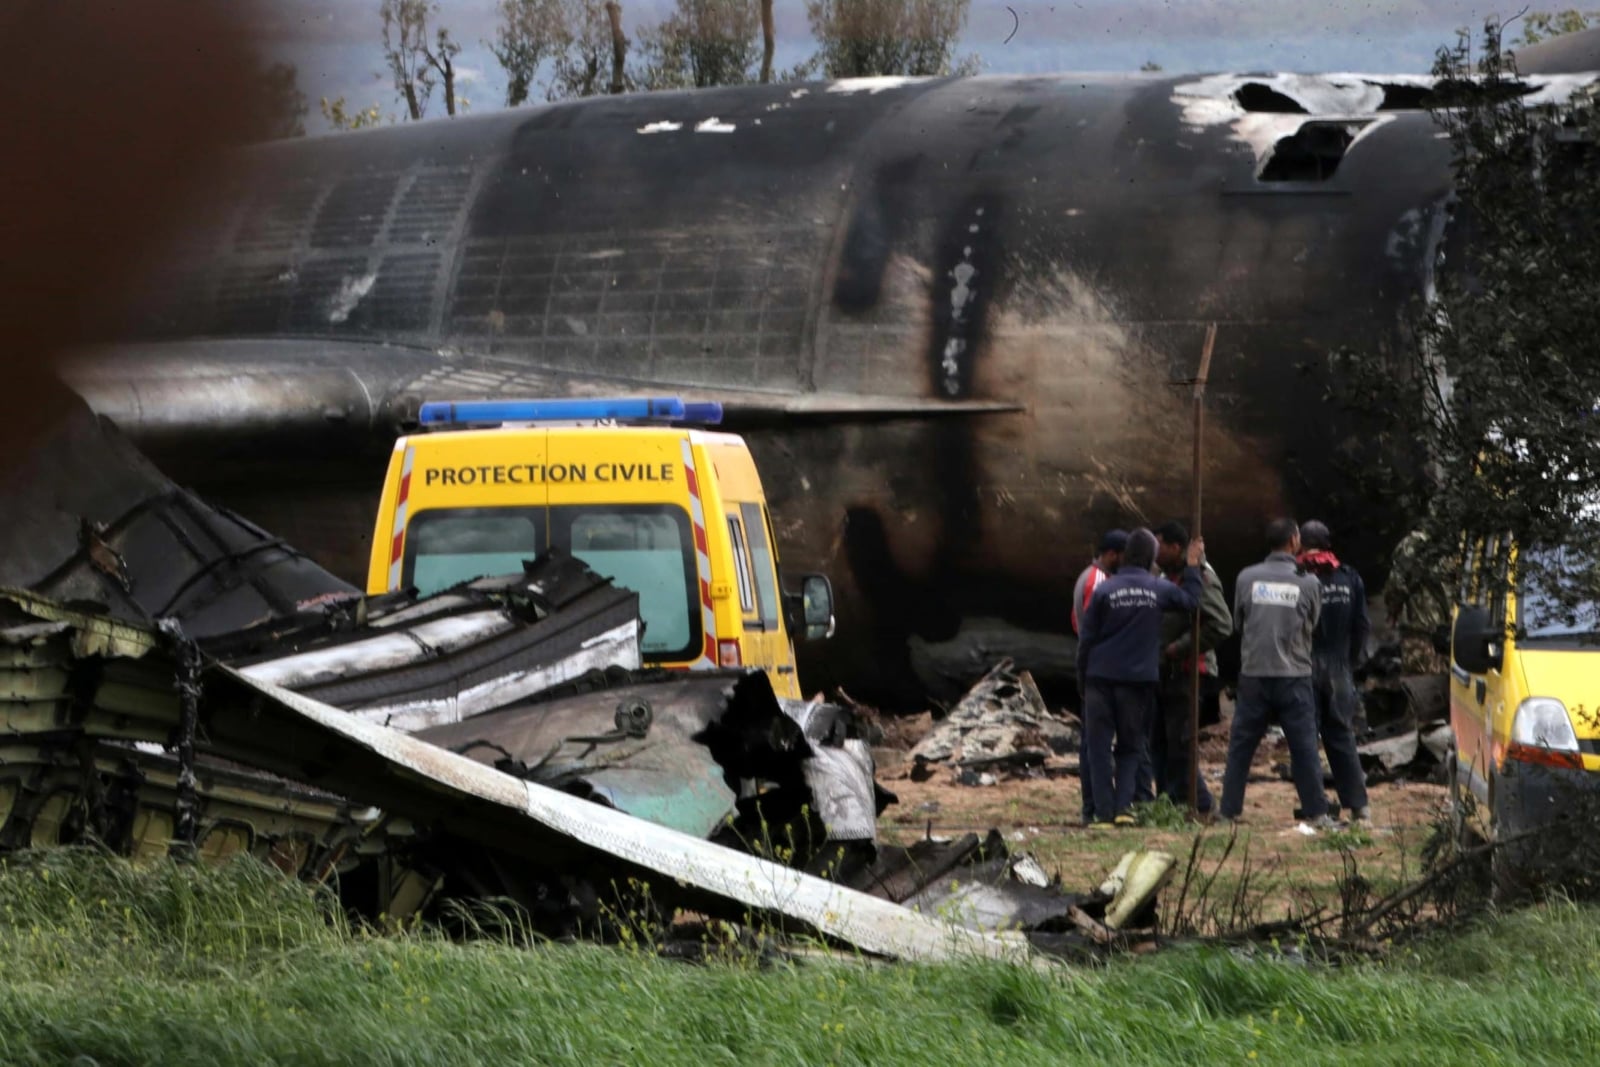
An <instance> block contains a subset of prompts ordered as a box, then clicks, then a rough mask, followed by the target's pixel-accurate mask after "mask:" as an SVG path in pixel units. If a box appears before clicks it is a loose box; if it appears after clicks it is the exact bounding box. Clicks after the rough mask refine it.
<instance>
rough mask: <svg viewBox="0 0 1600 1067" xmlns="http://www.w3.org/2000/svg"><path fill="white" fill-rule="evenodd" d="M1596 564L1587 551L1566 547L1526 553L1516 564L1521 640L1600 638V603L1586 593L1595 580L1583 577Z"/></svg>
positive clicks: (1590, 590)
mask: <svg viewBox="0 0 1600 1067" xmlns="http://www.w3.org/2000/svg"><path fill="white" fill-rule="evenodd" d="M1594 565H1595V561H1594V560H1593V559H1592V558H1590V557H1588V556H1586V555H1585V554H1584V553H1580V552H1574V551H1572V550H1570V549H1566V548H1555V549H1550V548H1541V549H1535V550H1534V551H1532V552H1525V553H1523V554H1522V555H1521V556H1520V557H1519V559H1518V567H1517V569H1518V571H1519V572H1521V573H1520V574H1519V576H1518V578H1517V630H1518V634H1519V640H1521V641H1524V642H1527V641H1535V642H1537V641H1550V642H1554V641H1563V640H1569V641H1570V640H1576V639H1579V638H1586V639H1588V640H1600V604H1597V603H1596V602H1595V600H1594V599H1593V598H1592V597H1591V596H1590V595H1587V594H1589V593H1591V592H1592V584H1593V579H1592V578H1591V579H1589V580H1588V581H1585V579H1584V575H1585V574H1587V573H1588V571H1589V569H1591V568H1593V567H1594Z"/></svg>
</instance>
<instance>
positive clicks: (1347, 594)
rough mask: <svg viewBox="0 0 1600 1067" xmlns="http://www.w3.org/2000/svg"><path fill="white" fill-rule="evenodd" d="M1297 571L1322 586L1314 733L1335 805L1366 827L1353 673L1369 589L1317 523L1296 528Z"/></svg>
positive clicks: (1315, 646)
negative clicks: (1334, 793)
mask: <svg viewBox="0 0 1600 1067" xmlns="http://www.w3.org/2000/svg"><path fill="white" fill-rule="evenodd" d="M1300 566H1301V568H1302V569H1304V570H1305V571H1306V572H1307V573H1308V574H1313V575H1315V576H1316V579H1317V581H1319V582H1321V583H1322V616H1321V617H1320V618H1319V619H1318V620H1317V629H1316V632H1315V633H1314V634H1313V635H1312V639H1311V689H1312V692H1313V693H1314V695H1315V696H1316V701H1317V731H1318V732H1319V733H1320V734H1321V735H1322V748H1323V751H1325V752H1326V753H1327V754H1328V769H1329V770H1331V771H1332V772H1333V787H1334V789H1335V790H1336V791H1337V792H1338V794H1339V804H1340V806H1341V807H1343V808H1344V809H1345V810H1346V811H1348V812H1350V815H1351V818H1353V819H1355V820H1356V821H1357V822H1366V821H1367V820H1368V819H1369V817H1370V813H1369V811H1368V809H1367V776H1366V774H1365V772H1363V771H1362V770H1361V757H1360V755H1359V754H1358V753H1357V752H1356V736H1355V730H1354V723H1355V717H1356V686H1355V674H1354V672H1355V669H1356V668H1357V667H1359V666H1360V665H1361V658H1362V656H1363V655H1364V654H1365V650H1366V644H1367V633H1368V632H1369V631H1370V630H1371V628H1372V625H1371V623H1370V622H1369V621H1368V619H1367V588H1366V586H1365V585H1363V584H1362V581H1361V575H1359V574H1357V573H1356V570H1355V568H1354V567H1351V566H1348V565H1347V564H1343V563H1340V562H1339V557H1338V556H1335V555H1334V554H1333V535H1332V534H1331V533H1329V532H1328V528H1327V527H1326V526H1325V525H1323V524H1322V523H1320V522H1316V521H1314V520H1313V521H1311V522H1308V523H1306V524H1305V525H1304V526H1301V527H1300Z"/></svg>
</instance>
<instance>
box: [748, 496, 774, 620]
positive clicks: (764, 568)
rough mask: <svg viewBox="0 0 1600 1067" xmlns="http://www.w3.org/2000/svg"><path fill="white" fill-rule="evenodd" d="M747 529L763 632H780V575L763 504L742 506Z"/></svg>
mask: <svg viewBox="0 0 1600 1067" xmlns="http://www.w3.org/2000/svg"><path fill="white" fill-rule="evenodd" d="M739 510H740V511H741V512H742V513H743V514H744V528H745V529H746V530H748V531H749V533H750V564H751V566H752V567H753V568H754V570H755V578H756V600H757V603H758V605H759V607H760V609H761V628H762V629H763V630H772V631H776V630H777V629H778V574H777V568H776V567H775V565H774V553H773V551H772V545H771V542H769V541H768V540H767V522H766V516H765V515H763V514H762V509H761V505H760V504H740V505H739Z"/></svg>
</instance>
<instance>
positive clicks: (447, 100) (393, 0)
mask: <svg viewBox="0 0 1600 1067" xmlns="http://www.w3.org/2000/svg"><path fill="white" fill-rule="evenodd" d="M438 14H439V5H438V3H437V2H436V0H381V2H380V3H379V5H378V17H379V18H380V19H381V20H382V21H383V58H384V61H385V62H386V63H387V64H388V67H389V74H390V76H391V77H392V78H393V79H394V90H395V95H396V96H398V97H399V98H400V99H402V100H404V101H405V104H406V113H407V114H408V115H410V116H411V118H412V119H413V120H416V119H420V118H422V117H423V116H424V115H426V114H427V113H428V101H429V100H430V99H431V98H432V96H433V90H434V87H435V86H436V85H438V84H439V81H438V80H439V79H440V78H443V79H444V109H445V113H446V114H448V115H454V114H455V113H456V105H457V103H458V102H459V101H458V98H457V96H456V72H455V57H456V56H457V55H459V54H460V52H461V46H460V45H459V44H457V43H456V42H455V41H454V40H452V39H451V37H450V31H449V30H447V29H445V28H444V27H443V26H439V27H437V28H436V29H434V31H433V32H432V33H431V34H430V33H429V28H428V20H429V19H430V18H433V17H435V16H437V15H438Z"/></svg>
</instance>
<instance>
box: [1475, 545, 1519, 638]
mask: <svg viewBox="0 0 1600 1067" xmlns="http://www.w3.org/2000/svg"><path fill="white" fill-rule="evenodd" d="M1510 557H1511V538H1509V537H1501V536H1495V537H1491V538H1490V539H1489V543H1488V544H1487V545H1485V546H1484V551H1483V574H1482V576H1481V577H1480V578H1479V579H1478V589H1479V594H1478V598H1479V600H1481V601H1483V602H1484V603H1486V604H1487V605H1488V607H1489V618H1490V620H1491V621H1492V622H1494V624H1495V625H1496V626H1504V625H1505V622H1506V579H1507V577H1508V576H1509V571H1510V566H1511V558H1510Z"/></svg>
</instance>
